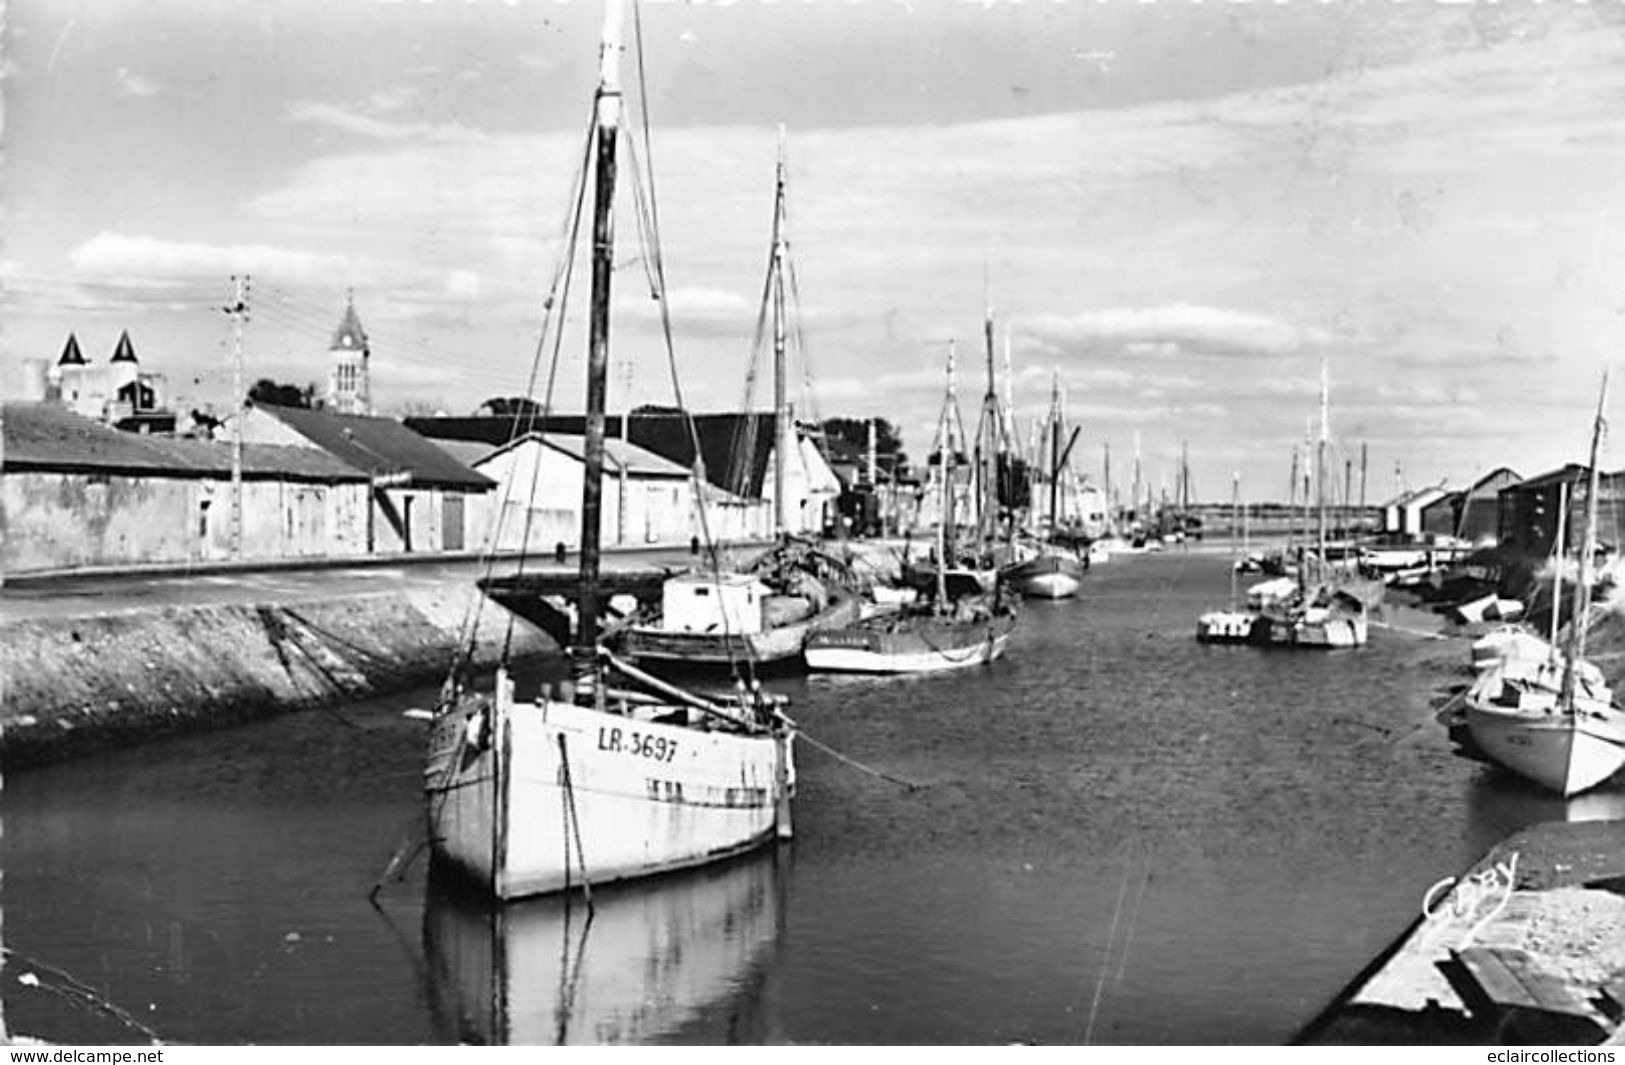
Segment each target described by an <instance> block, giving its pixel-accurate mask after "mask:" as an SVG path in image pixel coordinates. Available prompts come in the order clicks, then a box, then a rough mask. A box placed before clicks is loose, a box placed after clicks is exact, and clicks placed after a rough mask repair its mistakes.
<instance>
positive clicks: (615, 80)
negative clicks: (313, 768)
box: [425, 0, 795, 899]
mask: <svg viewBox="0 0 1625 1065" xmlns="http://www.w3.org/2000/svg"><path fill="white" fill-rule="evenodd" d="M606 7H607V11H606V16H605V20H604V36H603V43H602V51H601V54H600V71H599V84H598V89H597V94H596V97H595V102H596V105H595V109H594V119H593V145H592V153H593V157H594V158H595V159H596V165H595V166H594V167H593V168H592V171H593V181H594V183H595V189H596V191H595V197H594V208H593V224H592V304H591V313H590V322H589V339H588V356H587V404H586V410H587V416H586V425H587V433H586V446H585V449H584V450H585V456H584V458H585V462H584V472H583V482H582V507H581V552H580V557H581V568H580V580H579V587H578V589H577V595H578V606H577V611H576V614H577V625H576V632H575V635H574V640H573V644H572V647H571V650H570V654H571V659H572V664H573V667H574V678H573V680H572V681H570V682H567V683H564V684H560V685H557V686H554V687H552V688H551V689H549V690H548V691H546V692H544V693H542V694H539V695H537V696H535V697H531V698H521V697H520V696H518V695H517V694H516V691H515V685H514V681H513V679H512V678H511V677H510V676H509V675H508V674H507V672H506V669H503V670H499V672H498V674H497V678H496V685H495V692H494V694H491V695H480V694H476V693H473V692H471V691H468V690H466V688H464V687H463V686H462V685H461V682H460V678H459V673H458V671H455V670H454V672H453V676H452V679H451V680H449V681H448V683H447V691H446V693H445V697H444V698H443V699H442V701H441V705H440V707H439V708H438V710H437V713H436V715H435V720H434V722H433V725H432V728H431V734H430V739H429V751H428V759H427V765H426V769H425V790H426V793H427V795H426V797H427V803H428V820H429V839H430V845H431V848H432V850H433V853H434V856H435V857H436V859H438V860H439V861H440V862H442V863H444V864H448V865H450V866H452V867H455V868H456V869H458V870H460V871H462V872H463V873H465V874H466V875H467V876H469V877H470V878H472V879H473V880H475V881H476V882H477V883H479V884H481V885H483V886H484V887H485V888H486V889H487V890H489V892H490V893H491V894H493V895H495V896H497V897H498V898H503V899H509V898H517V897H520V896H525V895H535V894H543V893H547V892H552V891H558V890H564V889H569V888H570V887H572V886H576V885H581V886H583V887H586V886H587V885H590V884H593V883H601V882H604V881H612V880H621V879H626V878H630V877H639V876H647V875H650V874H654V873H663V872H667V871H670V870H675V869H682V868H685V867H689V866H695V865H700V864H702V863H706V862H711V861H715V860H718V859H721V858H724V857H727V856H729V855H732V854H736V853H739V852H741V851H744V850H747V849H750V848H752V847H755V846H758V845H761V844H764V843H766V842H768V841H770V840H773V839H777V838H785V837H787V836H788V835H789V834H790V797H791V795H792V793H793V790H794V786H795V767H794V763H793V741H794V737H795V732H794V726H793V724H792V723H791V722H790V721H789V719H788V718H787V717H786V716H785V715H784V714H783V712H782V709H781V705H780V704H779V702H778V701H776V700H773V699H771V698H767V697H764V696H762V695H760V694H759V693H752V692H749V691H742V692H741V693H740V694H739V696H738V697H737V698H736V699H735V700H733V701H731V702H727V703H723V702H719V701H717V700H713V699H707V698H702V697H700V696H698V695H694V694H691V693H689V692H686V691H684V690H682V689H680V688H678V687H676V686H674V685H671V684H668V683H666V682H664V681H662V680H660V679H659V678H656V677H653V676H650V675H649V674H646V673H643V672H642V671H640V670H638V669H636V668H634V667H632V666H630V665H628V664H626V663H623V662H620V661H619V660H617V659H616V658H615V657H614V656H613V655H611V654H610V653H609V652H608V651H606V650H604V649H603V648H601V647H600V646H599V636H600V630H599V624H598V621H599V614H600V607H601V604H600V598H601V592H600V588H599V562H600V532H601V521H600V518H601V512H602V484H603V470H604V407H605V399H606V393H607V390H608V381H607V379H608V373H607V370H608V363H609V308H610V280H611V276H612V264H613V255H614V232H613V226H612V206H613V203H614V194H615V184H616V181H615V175H616V147H617V139H618V132H619V126H620V119H621V108H620V103H621V91H620V84H619V55H620V51H621V47H622V45H621V39H620V28H621V23H620V12H619V5H618V3H617V2H616V0H610V2H609V3H608V4H607V5H606ZM582 180H583V182H585V181H586V176H585V171H584V173H583V178H582ZM583 191H584V190H583ZM584 199H585V197H584V196H578V197H577V201H578V202H579V201H580V200H584ZM573 228H574V227H573ZM570 251H573V249H568V250H567V252H566V254H569V253H570ZM654 277H655V278H656V279H657V280H658V281H659V283H660V284H661V286H662V287H664V279H663V276H662V275H661V273H660V272H659V271H658V270H656V271H655V273H654ZM553 302H554V300H553V298H552V297H551V296H550V298H549V300H548V304H549V306H551V305H552V304H553ZM661 305H662V306H664V301H662V303H661Z"/></svg>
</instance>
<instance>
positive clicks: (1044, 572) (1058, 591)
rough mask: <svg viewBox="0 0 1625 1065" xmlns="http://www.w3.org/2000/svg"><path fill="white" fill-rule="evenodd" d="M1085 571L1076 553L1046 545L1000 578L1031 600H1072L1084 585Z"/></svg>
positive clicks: (1005, 570) (1001, 574) (1000, 575)
mask: <svg viewBox="0 0 1625 1065" xmlns="http://www.w3.org/2000/svg"><path fill="white" fill-rule="evenodd" d="M1083 569H1084V566H1083V563H1082V562H1081V561H1079V559H1078V556H1077V554H1076V553H1074V552H1071V551H1068V550H1067V549H1066V548H1063V547H1057V546H1055V545H1053V544H1043V545H1041V546H1040V547H1039V548H1038V551H1037V553H1036V554H1035V555H1033V557H1031V558H1028V559H1024V560H1022V561H1020V562H1016V563H1014V564H1012V565H1010V566H1007V567H1005V568H1004V569H1003V570H1001V571H1000V573H999V577H1000V579H1001V580H1003V581H1004V583H1005V584H1007V585H1009V586H1010V590H1011V591H1013V592H1015V593H1016V594H1017V595H1022V596H1026V597H1027V598H1029V599H1069V598H1071V597H1072V596H1074V595H1077V594H1078V588H1079V587H1081V586H1082V584H1083Z"/></svg>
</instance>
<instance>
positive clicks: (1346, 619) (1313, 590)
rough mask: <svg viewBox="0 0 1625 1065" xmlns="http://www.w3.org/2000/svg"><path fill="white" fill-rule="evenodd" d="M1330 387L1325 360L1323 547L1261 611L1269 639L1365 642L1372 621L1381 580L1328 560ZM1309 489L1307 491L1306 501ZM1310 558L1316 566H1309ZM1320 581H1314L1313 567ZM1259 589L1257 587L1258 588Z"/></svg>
mask: <svg viewBox="0 0 1625 1065" xmlns="http://www.w3.org/2000/svg"><path fill="white" fill-rule="evenodd" d="M1328 392H1329V388H1328V385H1327V376H1326V364H1325V363H1324V362H1322V363H1321V371H1320V443H1319V447H1318V449H1317V451H1316V458H1315V496H1316V504H1315V505H1316V511H1317V513H1318V531H1317V542H1318V549H1317V550H1316V552H1315V553H1314V554H1313V555H1311V554H1310V553H1309V552H1308V550H1307V549H1305V550H1304V551H1302V552H1301V553H1300V556H1299V560H1298V587H1297V589H1296V592H1295V594H1293V595H1291V596H1290V597H1289V598H1286V599H1277V600H1273V601H1270V602H1267V603H1266V604H1265V605H1264V608H1263V612H1262V613H1261V614H1260V620H1259V627H1260V628H1259V631H1260V632H1261V633H1262V637H1261V638H1262V639H1263V641H1264V642H1266V643H1269V644H1272V645H1276V646H1286V647H1323V648H1325V647H1360V646H1363V645H1364V644H1365V642H1366V635H1367V630H1368V627H1369V622H1368V619H1367V617H1366V610H1367V602H1366V595H1367V594H1370V591H1371V590H1372V589H1380V588H1381V585H1378V584H1373V583H1372V582H1363V584H1358V585H1357V584H1356V583H1355V582H1354V581H1352V580H1350V579H1346V578H1345V576H1344V575H1342V574H1339V573H1336V572H1334V571H1332V570H1331V568H1330V567H1329V565H1328V563H1327V560H1326V555H1327V552H1326V446H1327V443H1328V441H1329V434H1328V429H1327V420H1328V419H1327V407H1328ZM1308 498H1309V493H1308V489H1307V488H1306V489H1305V491H1304V499H1305V501H1306V503H1307V500H1308ZM1311 559H1312V560H1313V566H1311V565H1310V562H1311ZM1311 569H1313V570H1314V571H1315V581H1314V583H1313V584H1311V583H1310V570H1311ZM1257 590H1258V589H1257V588H1255V589H1254V591H1257Z"/></svg>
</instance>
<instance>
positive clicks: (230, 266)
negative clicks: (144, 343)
mask: <svg viewBox="0 0 1625 1065" xmlns="http://www.w3.org/2000/svg"><path fill="white" fill-rule="evenodd" d="M68 262H69V263H70V264H71V265H72V266H73V268H74V269H75V270H76V271H78V272H80V273H81V274H86V275H90V276H91V277H92V278H100V279H106V278H114V279H140V278H225V277H227V276H229V275H231V274H242V273H261V274H271V275H275V276H276V277H278V278H280V279H284V280H288V281H318V280H320V281H326V282H327V283H333V282H335V281H336V280H340V279H343V278H346V277H355V276H372V275H373V274H375V273H376V272H377V271H378V267H377V265H376V264H372V263H368V262H366V261H365V260H361V259H357V258H355V257H352V256H346V255H332V254H325V253H321V252H309V251H296V250H293V249H289V248H279V247H273V246H271V245H266V244H207V243H202V242H197V241H174V240H163V239H159V238H156V237H144V236H128V235H125V234H122V233H108V232H102V233H98V234H97V235H96V236H94V237H92V238H90V239H89V240H87V241H85V242H83V243H82V244H80V245H79V246H78V247H76V248H74V249H73V250H72V251H70V252H69V253H68Z"/></svg>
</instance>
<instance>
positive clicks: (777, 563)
mask: <svg viewBox="0 0 1625 1065" xmlns="http://www.w3.org/2000/svg"><path fill="white" fill-rule="evenodd" d="M785 173H786V168H785V154H784V141H783V135H782V133H781V135H780V142H779V158H778V165H777V168H776V171H775V179H774V209H773V233H772V249H771V255H770V257H769V261H768V273H767V282H766V284H765V286H764V288H763V300H764V305H763V308H762V318H761V322H762V323H763V325H764V326H765V325H766V324H768V323H771V327H772V330H771V331H772V347H773V391H774V418H773V423H774V426H775V432H776V434H777V439H776V440H775V442H774V446H773V530H774V536H775V538H776V540H777V546H776V547H775V548H774V549H773V550H772V551H771V552H769V553H768V554H766V555H764V556H762V557H761V558H759V559H757V561H756V562H755V563H754V564H753V565H751V566H750V567H748V568H747V569H745V570H743V571H740V572H734V573H713V572H707V571H701V572H697V573H690V574H684V575H681V576H677V577H673V578H671V579H670V580H669V581H667V582H666V585H665V587H664V588H663V590H662V593H661V602H660V608H659V610H658V612H657V613H656V614H655V616H654V617H653V618H649V619H641V620H639V621H637V622H634V623H633V624H631V625H630V626H629V627H628V628H627V630H626V635H625V637H624V640H623V643H622V649H623V650H624V651H625V652H626V654H627V655H629V656H630V657H631V658H632V659H633V660H634V661H638V662H643V661H653V662H661V663H666V664H671V665H689V666H709V667H716V666H731V665H733V664H735V663H738V662H741V661H750V662H754V663H756V664H757V665H773V664H796V665H799V664H800V660H801V652H802V647H803V646H804V645H805V644H806V642H807V637H808V636H810V635H811V634H812V633H814V632H818V631H820V630H822V629H831V628H840V627H841V626H844V625H849V624H851V623H852V622H854V621H856V620H858V618H859V617H860V616H861V614H862V612H863V603H862V601H861V599H860V597H859V596H858V595H857V594H856V592H855V590H854V588H855V585H856V583H857V582H856V580H855V578H854V577H853V575H852V574H851V572H850V570H849V569H848V568H847V567H846V566H845V565H844V564H843V563H841V562H840V561H839V560H837V559H835V558H833V557H832V556H828V555H824V554H822V553H821V552H818V551H817V550H816V549H815V548H814V547H813V546H812V545H811V543H810V541H806V540H801V539H797V538H793V537H791V536H790V533H789V520H788V516H787V511H786V508H787V505H788V503H787V496H788V465H787V463H788V457H789V456H790V454H791V453H792V452H794V451H795V449H796V430H795V426H794V418H793V417H792V414H791V408H790V406H789V404H788V402H787V400H786V398H785V395H786V392H785V389H786V377H787V375H786V372H785V346H786V342H787V336H788V329H787V325H786V320H785V319H786V310H785V308H786V304H787V301H788V299H789V298H790V295H791V289H792V286H791V285H790V284H788V282H787V279H786V271H787V265H786V262H787V258H788V255H789V246H788V236H787V233H786V228H787V225H788V214H787V206H786V177H785ZM760 339H761V334H760V332H759V333H758V340H760ZM753 362H754V359H753ZM751 372H752V375H754V372H755V371H754V368H753V369H752V371H751ZM752 424H754V423H752ZM744 450H746V451H747V452H749V451H752V450H754V449H753V448H745V449H744Z"/></svg>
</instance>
